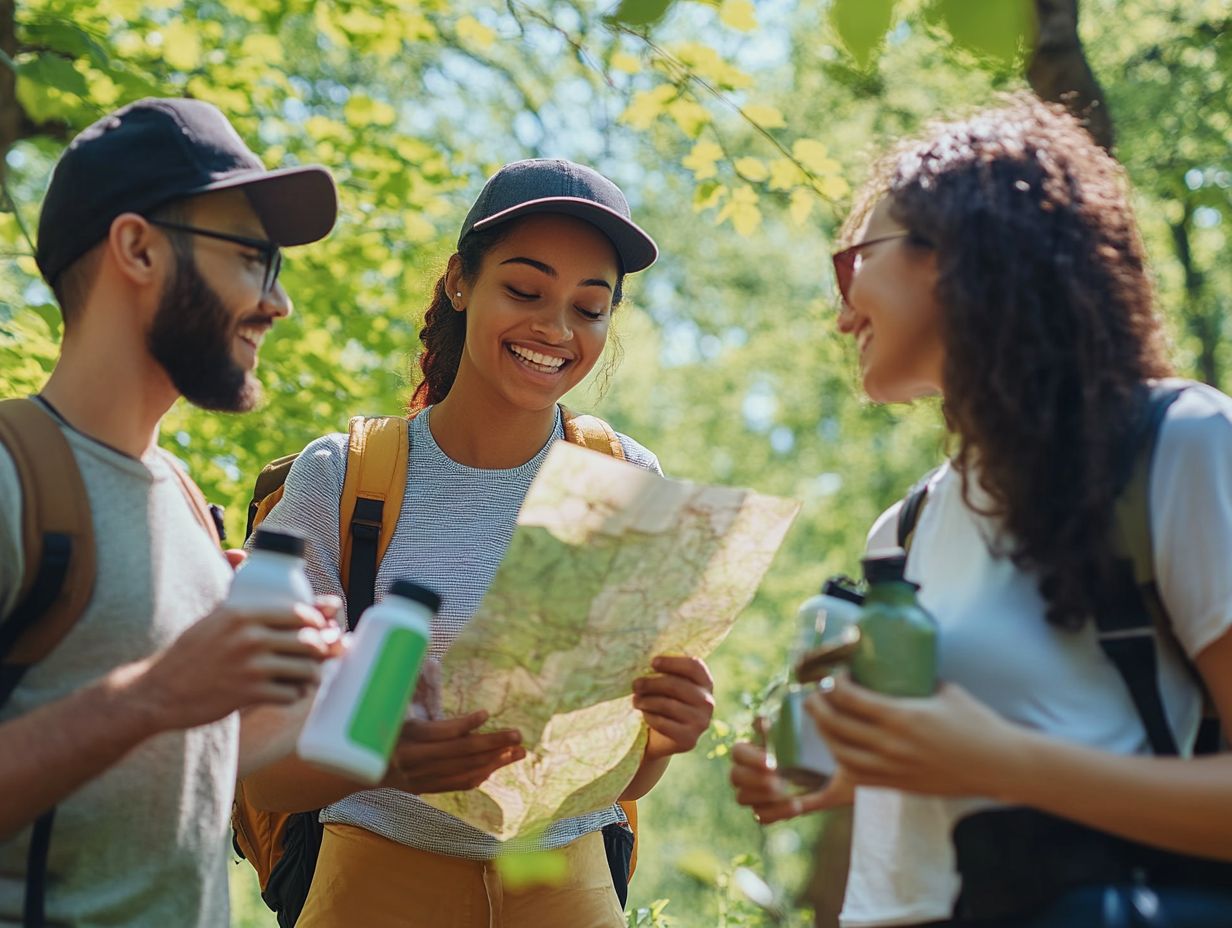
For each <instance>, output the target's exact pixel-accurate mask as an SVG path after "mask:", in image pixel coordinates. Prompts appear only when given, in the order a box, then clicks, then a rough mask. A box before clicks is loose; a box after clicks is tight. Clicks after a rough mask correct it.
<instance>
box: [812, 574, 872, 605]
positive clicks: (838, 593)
mask: <svg viewBox="0 0 1232 928" xmlns="http://www.w3.org/2000/svg"><path fill="white" fill-rule="evenodd" d="M821 595H822V596H833V597H834V598H835V599H845V600H847V602H849V603H855V604H856V605H857V606H859V605H861V604H863V602H864V597H863V595H861V593H860V591H859V590H857V589H856V582H855V581H854V580H852V579H851V578H850V577H830V578H829V579H828V580H826V582H825V583H823V584H822V585H821Z"/></svg>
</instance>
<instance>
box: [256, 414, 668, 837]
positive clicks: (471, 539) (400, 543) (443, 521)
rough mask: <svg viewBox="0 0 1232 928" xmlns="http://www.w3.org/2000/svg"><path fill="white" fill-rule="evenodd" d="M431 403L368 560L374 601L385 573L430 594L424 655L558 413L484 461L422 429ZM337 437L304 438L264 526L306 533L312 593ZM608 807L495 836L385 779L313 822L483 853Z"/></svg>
mask: <svg viewBox="0 0 1232 928" xmlns="http://www.w3.org/2000/svg"><path fill="white" fill-rule="evenodd" d="M430 415H431V410H430V409H429V410H428V411H426V412H424V413H423V414H421V415H419V416H417V417H416V418H415V419H413V420H412V421H411V424H410V445H411V451H410V463H409V466H408V477H407V488H406V494H405V496H404V497H403V500H402V509H401V511H400V512H399V514H398V525H397V528H396V529H395V530H394V535H393V538H392V539H391V541H390V544H389V548H388V549H387V550H386V552H385V557H384V559H383V560H382V561H381V565H380V568H379V569H378V571H377V579H376V589H377V601H378V602H379V601H380V600H381V599H382V598H383V595H384V592H385V591H386V590H388V589H389V585H390V583H391V582H392V581H393V580H395V579H399V578H408V579H413V580H415V581H416V582H418V583H422V584H423V585H424V586H426V587H428V588H430V589H434V590H437V591H439V592H440V593H441V596H442V598H443V600H444V601H443V603H442V605H441V609H440V611H439V612H438V613H437V615H436V618H435V619H434V620H433V624H432V644H431V648H430V651H429V654H430V656H431V657H433V658H435V659H437V660H439V659H440V658H442V657H443V656H444V655H445V652H446V651H447V650H448V649H449V646H450V645H452V644H453V642H454V640H455V639H456V638H457V637H458V634H459V633H460V632H461V631H462V629H463V627H464V626H465V625H466V623H467V622H468V621H470V618H471V616H472V615H474V613H475V610H476V608H478V606H479V601H480V600H481V599H482V598H483V594H484V593H485V592H487V589H488V586H489V585H491V583H492V578H493V576H495V574H496V568H497V566H498V565H499V564H500V562H501V558H503V557H504V555H505V551H506V550H507V549H508V547H509V541H510V539H511V538H512V536H513V528H514V523H515V521H516V519H517V514H518V509H519V508H521V505H522V500H523V499H524V498H525V497H526V492H527V490H529V489H530V484H531V481H532V480H534V478H535V474H537V473H538V472H539V467H540V466H541V465H542V464H543V461H544V458H546V457H547V453H548V449H549V448H550V447H551V445H552V444H553V443H554V442H556V441H559V440H561V439H562V438H563V436H564V429H563V425H562V422H561V420H560V417H559V415H558V416H557V421H556V428H555V431H554V432H553V435H552V437H551V439H549V441H548V443H547V444H546V445H544V447H543V449H542V450H541V451H540V452H539V453H538V454H536V455H535V456H534V457H533V458H531V459H530V460H529V461H527V462H526V463H525V464H523V465H521V466H520V467H514V468H510V469H508V470H483V469H479V468H474V467H467V466H465V465H463V464H459V463H458V462H457V461H454V460H452V459H451V458H450V457H449V456H448V455H446V454H445V452H444V451H442V450H441V448H440V446H439V445H438V444H437V443H436V439H435V438H433V437H432V431H431V429H429V428H428V419H429V416H430ZM619 438H620V443H621V446H622V448H623V449H624V452H625V458H626V459H627V460H628V461H629V462H630V463H631V464H636V465H637V466H639V467H644V468H645V469H647V470H651V471H654V472H656V473H659V472H660V470H659V462H658V459H657V458H656V457H655V456H654V455H653V454H652V453H651V452H649V451H647V450H646V449H645V448H643V447H642V446H641V445H639V444H638V443H637V442H635V441H634V440H633V439H631V438H628V437H627V436H624V435H620V436H619ZM346 460H347V436H346V435H341V434H337V435H326V436H325V437H323V438H319V439H317V440H316V441H314V442H313V443H312V444H310V445H309V446H308V447H307V448H305V449H304V452H303V453H302V454H301V455H300V456H299V457H298V458H297V459H296V461H295V464H294V465H293V466H292V468H291V470H290V472H289V473H288V475H287V481H286V486H285V491H284V495H283V497H282V500H281V501H280V502H279V503H278V505H277V506H275V507H274V508H273V509H272V510H271V511H270V514H269V518H268V519H267V520H266V522H265V523H264V525H265V526H266V527H269V528H274V529H286V530H289V531H293V532H296V533H298V534H301V535H305V536H306V537H308V538H309V539H310V541H311V543H310V544H309V546H308V552H307V568H308V576H309V579H310V580H311V581H312V585H313V587H315V589H316V591H317V592H318V593H333V594H336V595H338V596H341V595H342V584H341V581H340V579H339V553H338V519H339V515H338V507H339V500H340V498H341V495H342V483H343V477H344V476H345V471H346ZM622 820H623V815H622V813H621V811H620V808H619V806H615V805H613V806H611V807H609V808H606V809H600V810H598V811H596V812H593V813H590V814H588V815H582V816H578V817H576V818H570V819H565V820H563V821H560V822H556V823H554V824H553V825H552V826H551V827H549V828H548V829H547V830H546V831H545V832H544V833H543V834H542V835H541V836H540V837H538V838H520V839H513V840H511V841H508V842H505V843H504V844H501V843H500V842H498V841H497V840H496V839H495V838H493V837H491V836H490V835H487V834H485V833H484V832H482V831H479V830H478V829H476V828H472V827H471V826H470V825H467V824H466V823H465V822H462V821H460V820H459V819H456V818H454V817H453V816H451V815H448V814H446V813H444V812H441V811H439V810H437V809H434V808H432V807H431V806H429V805H428V804H427V803H425V802H423V801H422V800H420V799H419V798H418V797H416V796H412V795H410V794H409V793H404V792H401V791H399V790H394V789H377V790H365V791H363V792H358V793H355V794H354V795H351V796H348V797H347V798H346V799H343V800H341V801H340V802H336V803H334V804H333V805H332V806H329V807H328V808H326V809H325V810H324V811H323V812H322V814H321V821H323V822H338V823H343V824H348V825H358V826H360V827H361V828H366V829H368V830H369V831H373V832H375V833H377V834H379V835H381V836H383V837H386V838H389V839H390V840H392V841H398V842H400V843H402V844H405V845H409V846H410V847H415V848H419V849H421V850H427V851H432V852H434V853H438V854H448V855H451V856H453V857H465V858H470V859H472V860H487V859H491V858H493V857H496V856H497V855H498V854H500V853H505V852H509V851H520V850H528V849H531V848H556V847H563V846H564V845H566V844H569V843H570V842H572V841H574V840H576V839H577V838H579V837H581V836H582V835H584V834H588V833H590V832H592V831H597V830H599V829H600V828H602V827H603V826H604V825H608V824H611V823H614V822H618V821H622Z"/></svg>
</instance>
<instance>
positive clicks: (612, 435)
mask: <svg viewBox="0 0 1232 928" xmlns="http://www.w3.org/2000/svg"><path fill="white" fill-rule="evenodd" d="M560 412H561V416H562V417H563V419H564V420H565V441H567V442H569V443H570V444H571V445H581V446H582V447H583V448H589V449H590V450H591V451H598V452H599V453H600V454H606V455H608V456H609V457H613V458H615V459H616V460H618V461H623V460H624V459H625V449H624V445H622V444H621V443H620V436H618V435H617V434H616V430H615V429H614V428H612V427H611V426H610V425H608V424H607V423H606V422H604V421H603V420H602V419H600V418H599V417H598V416H592V415H588V414H585V415H578V414H577V413H575V412H573V411H572V410H570V409H568V408H567V407H565V406H561V407H560Z"/></svg>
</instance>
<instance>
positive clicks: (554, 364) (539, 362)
mask: <svg viewBox="0 0 1232 928" xmlns="http://www.w3.org/2000/svg"><path fill="white" fill-rule="evenodd" d="M509 350H510V351H511V352H513V354H514V355H516V356H517V357H518V358H520V359H521V360H522V361H523V362H525V363H526V364H527V365H528V366H529V367H531V368H532V369H533V370H537V371H540V372H542V373H544V374H555V373H556V372H557V371H558V370H560V369H561V367H562V366H563V365H564V363H565V359H564V358H557V357H553V356H552V355H547V354H541V353H539V352H538V351H531V350H530V349H529V348H522V347H519V346H518V345H510V346H509Z"/></svg>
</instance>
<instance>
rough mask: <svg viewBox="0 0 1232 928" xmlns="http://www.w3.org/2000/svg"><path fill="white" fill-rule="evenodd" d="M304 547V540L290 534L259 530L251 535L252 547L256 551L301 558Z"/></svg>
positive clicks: (266, 529) (264, 529)
mask: <svg viewBox="0 0 1232 928" xmlns="http://www.w3.org/2000/svg"><path fill="white" fill-rule="evenodd" d="M304 545H305V542H304V539H302V538H300V537H299V536H298V535H292V534H291V533H290V532H275V531H274V530H272V529H268V528H259V529H257V530H256V531H255V532H253V534H252V547H253V549H254V550H257V551H273V552H275V553H277V554H290V555H293V556H294V557H303V556H304Z"/></svg>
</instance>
